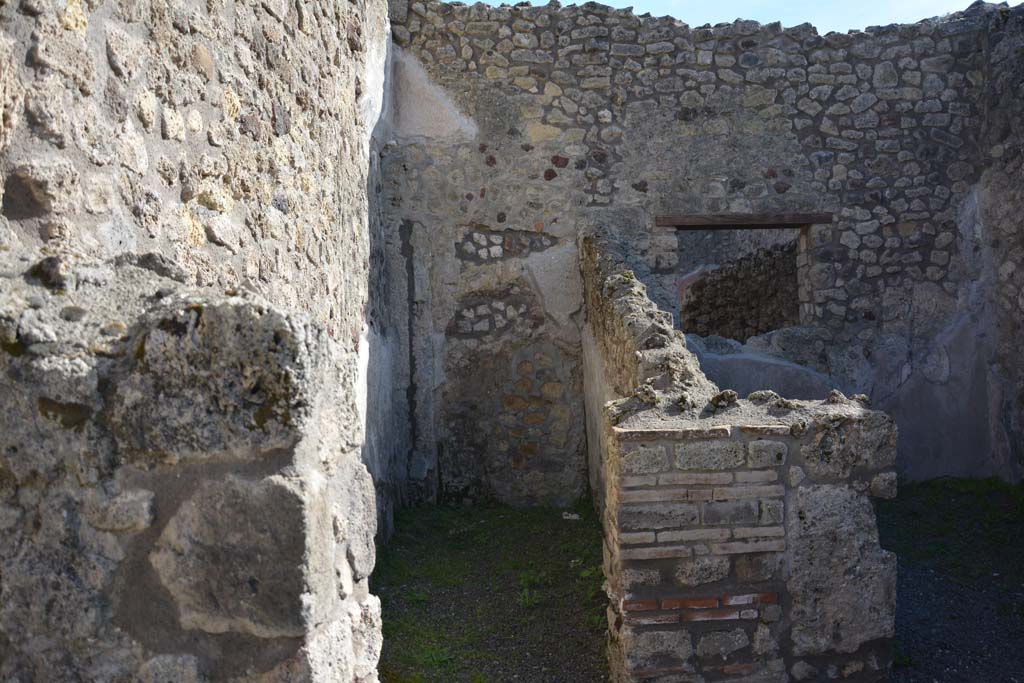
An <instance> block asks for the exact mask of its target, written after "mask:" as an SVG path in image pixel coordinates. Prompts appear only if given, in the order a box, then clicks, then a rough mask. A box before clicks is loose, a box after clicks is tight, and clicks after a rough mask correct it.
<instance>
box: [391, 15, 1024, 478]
mask: <svg viewBox="0 0 1024 683" xmlns="http://www.w3.org/2000/svg"><path fill="white" fill-rule="evenodd" d="M1021 12H1022V10H1021V9H1019V8H1018V9H1008V8H1005V7H999V6H996V5H987V4H982V3H978V4H975V5H972V6H971V7H970V8H969V9H968V10H966V11H965V12H963V13H958V14H954V15H950V16H948V17H945V18H941V19H936V20H926V21H922V22H919V23H917V24H913V25H908V26H884V27H873V28H870V29H868V30H866V31H854V32H851V33H848V34H838V33H832V34H829V35H826V36H820V35H818V33H817V32H816V31H815V30H814V29H813V27H810V26H809V25H801V26H796V27H791V28H785V29H784V28H782V27H781V26H779V25H778V24H768V25H761V24H758V23H756V22H749V21H737V22H734V23H732V24H723V25H719V26H715V27H701V28H693V27H690V26H687V25H686V24H685V23H682V22H680V21H676V20H674V19H672V18H668V17H663V18H656V17H649V16H643V17H638V16H636V15H634V14H633V13H632V12H631V11H630V10H618V9H612V8H608V7H604V6H601V5H596V4H593V3H588V4H586V5H583V6H570V7H564V8H563V7H560V6H559V5H557V4H551V5H548V6H545V7H529V6H516V7H497V8H495V7H488V6H484V5H473V6H466V5H461V4H452V5H449V4H444V3H440V2H436V1H429V2H414V3H412V4H411V5H410V6H409V7H408V11H407V12H403V13H400V14H401V15H402V16H404V19H402V20H401V21H400V22H399V23H396V24H395V28H394V35H395V40H396V43H397V44H398V45H400V47H401V54H402V61H403V63H405V64H413V65H414V67H415V68H414V70H418V73H419V74H420V78H421V81H422V82H424V83H429V84H430V86H431V87H432V88H433V89H434V90H435V91H437V92H439V93H441V95H443V97H444V98H445V99H446V102H447V105H446V107H447V109H446V111H448V112H449V115H450V118H451V121H450V122H449V123H448V124H447V125H448V128H445V127H444V126H443V125H440V123H439V122H438V121H436V120H435V121H431V122H429V123H430V124H431V126H433V127H430V126H427V125H426V123H425V122H422V121H420V122H419V124H420V127H419V128H416V129H414V130H412V133H413V134H411V135H410V136H408V137H406V138H405V139H404V140H399V144H398V145H397V146H396V148H395V151H394V157H393V158H392V159H393V166H392V167H393V168H394V169H395V172H394V173H390V172H388V173H386V175H387V176H388V177H389V182H393V183H395V184H396V188H395V190H394V192H393V195H392V196H394V197H395V206H396V211H397V212H398V213H399V214H402V215H403V216H406V217H409V218H410V219H415V223H414V225H415V226H417V229H422V230H424V231H427V232H429V233H430V234H432V235H433V234H435V231H437V230H439V229H440V230H443V231H445V233H446V235H447V236H446V237H445V240H444V243H445V245H446V246H445V249H446V250H447V249H448V247H447V244H448V243H450V242H461V241H462V237H463V235H462V234H461V233H459V230H465V229H466V228H460V227H459V226H477V227H482V229H484V230H488V231H497V232H503V231H506V230H509V231H530V230H540V231H542V232H549V233H551V234H552V236H554V237H558V238H559V239H562V240H564V238H565V237H567V236H570V235H571V234H572V233H573V229H572V226H574V225H575V226H582V225H586V224H588V223H590V222H592V221H593V220H595V219H596V217H599V216H602V215H603V216H604V218H601V219H600V220H601V222H603V223H605V224H607V225H611V226H615V229H616V230H618V231H619V232H621V233H622V234H624V235H626V236H628V238H629V240H630V244H631V249H630V251H631V255H630V257H629V258H630V265H631V267H632V269H633V271H634V272H635V273H636V275H637V277H639V278H640V279H641V280H642V281H643V282H645V283H646V284H647V285H648V286H649V291H650V294H651V297H652V298H653V299H654V301H656V302H657V303H658V304H659V306H661V308H662V309H664V310H667V311H675V309H676V305H677V297H678V284H679V278H680V276H681V275H684V274H685V273H689V272H690V271H691V270H692V268H691V266H690V265H687V263H686V262H685V261H686V259H685V258H684V259H683V260H682V261H681V260H680V258H681V256H680V241H679V238H678V236H677V235H676V234H675V232H674V230H673V229H670V228H657V227H654V220H653V218H654V216H655V215H658V214H666V213H685V214H700V213H724V212H738V213H751V214H759V213H785V212H798V211H826V212H827V211H831V212H834V214H835V216H836V218H835V221H834V223H833V224H832V225H820V226H814V227H813V228H812V229H811V230H810V231H809V232H808V234H807V236H806V241H805V248H806V255H807V262H806V263H805V264H802V266H801V267H803V268H806V272H807V278H806V288H805V291H804V292H802V299H803V300H802V310H801V321H802V322H803V323H804V326H803V327H802V328H800V329H799V330H797V331H796V332H790V333H787V335H786V336H784V337H783V338H780V339H778V340H765V341H764V342H763V343H762V345H761V347H760V351H761V352H763V353H767V354H771V355H775V356H776V357H779V358H782V359H784V360H786V361H789V362H794V363H798V364H801V365H807V366H808V367H810V368H811V369H812V370H813V371H815V372H817V373H820V374H822V375H824V376H826V377H828V378H829V380H830V381H831V382H832V383H833V384H834V385H835V386H839V387H841V388H842V389H843V390H844V391H846V392H847V393H865V394H867V395H869V396H870V397H871V399H872V401H874V403H875V404H876V405H879V406H882V407H883V408H885V409H887V410H888V409H892V410H893V411H896V410H897V408H900V412H899V414H898V415H897V417H898V419H899V420H900V421H901V423H903V422H906V424H907V427H908V429H907V430H906V433H907V438H906V439H903V440H901V469H903V470H904V471H905V472H906V473H907V474H909V475H910V476H913V477H924V476H937V475H941V474H977V475H982V474H999V475H1002V476H1015V475H1014V474H1013V472H1015V471H1016V469H1015V468H1016V467H1017V466H1016V465H1010V464H1009V463H1008V462H1006V461H1005V460H1003V461H991V460H989V459H987V458H986V457H979V454H978V453H977V452H976V449H974V448H972V447H969V445H970V444H971V443H976V442H977V439H978V437H979V435H982V434H984V439H985V441H986V442H994V441H999V440H1006V439H1007V438H1010V437H1009V436H1008V435H1007V434H1006V433H1005V430H1004V427H1003V426H1001V424H1000V422H1001V421H1000V420H998V419H995V416H994V414H991V413H990V414H987V415H981V414H979V412H978V411H976V410H974V409H973V407H972V408H971V409H968V403H969V404H970V406H977V405H979V404H980V405H988V404H989V403H990V402H992V401H995V400H996V399H995V395H994V393H993V392H994V391H995V390H994V388H993V387H994V385H993V382H991V381H990V380H989V379H986V374H987V370H985V366H986V363H985V362H982V363H980V364H979V363H976V362H975V360H974V359H973V358H972V357H971V356H970V355H969V354H965V353H963V352H962V350H961V346H960V345H959V343H958V342H957V341H956V340H955V339H954V338H955V337H956V338H958V337H957V335H958V334H959V330H961V328H962V321H963V317H964V315H963V312H964V311H965V310H966V309H967V308H968V300H969V299H970V298H971V297H972V296H974V294H973V292H975V291H976V290H977V289H978V286H979V284H980V280H979V276H978V274H977V272H976V271H975V269H974V268H973V266H972V265H971V264H972V260H973V258H974V252H973V249H974V240H973V239H972V238H970V237H969V236H968V235H966V234H965V230H966V228H965V223H964V220H965V218H964V216H965V213H964V212H965V209H966V208H968V207H969V205H970V204H971V201H972V200H971V197H972V196H973V193H974V188H975V187H976V184H977V183H978V181H979V179H980V178H981V177H982V173H983V171H984V170H985V169H986V168H988V167H989V166H992V165H994V164H997V157H995V156H994V155H993V150H994V149H995V146H994V145H988V144H987V143H986V142H985V140H984V138H985V137H986V135H987V132H986V130H987V127H990V125H991V124H990V123H989V122H990V121H992V120H994V119H998V120H1000V121H1003V120H1004V119H1006V120H1009V119H1010V118H1012V116H1011V114H1010V110H1011V109H1012V107H1013V106H1014V105H1013V104H1012V98H1007V97H1002V98H1000V97H999V96H997V94H996V93H997V88H996V87H995V86H994V83H995V82H996V81H997V80H999V79H1000V78H1002V81H1005V82H1007V83H1010V82H1017V81H1014V80H1013V79H1014V78H1016V77H1017V76H1016V75H1015V74H1016V72H1015V71H1013V70H1012V69H1009V68H1007V69H1004V72H1005V75H1004V76H999V73H997V70H998V68H1000V67H998V66H997V61H998V59H1000V57H999V55H1000V54H1001V51H1002V52H1004V53H1006V55H1007V56H1004V57H1002V58H1001V59H1003V61H1004V62H1006V61H1007V60H1009V61H1013V60H1012V58H1010V57H1009V56H1008V55H1010V54H1012V51H1009V50H1006V49H1004V48H1000V47H999V45H1000V41H1004V36H1005V37H1006V38H1005V41H1010V42H1011V43H1012V42H1013V41H1015V40H1017V36H1018V35H1019V33H1020V28H1019V24H1020V20H1019V15H1020V14H1021ZM683 18H684V19H685V17H683ZM1005 41H1004V42H1005ZM1014 44H1015V43H1014ZM409 68H410V69H412V68H413V67H409ZM410 92H416V94H417V95H420V94H421V93H422V90H415V91H410ZM410 108H411V107H406V109H407V110H408V109H410ZM456 120H457V121H459V122H460V123H459V125H458V126H456V124H455V121H456ZM456 128H457V129H458V131H459V134H460V135H461V137H458V138H457V140H456V139H455V138H450V137H449V138H446V139H445V141H444V143H443V144H442V143H441V142H440V139H441V138H442V137H443V135H442V133H443V132H444V131H445V130H448V131H452V130H456ZM431 136H434V137H435V138H436V139H432V138H431ZM453 141H454V142H453ZM1008 154H1009V153H1008V152H1003V155H1004V156H1007V155H1008ZM998 163H1002V162H998ZM403 173H404V177H402V178H401V179H399V176H400V175H402V174H403ZM538 226H539V227H538ZM439 248H440V247H439V246H435V247H433V249H434V250H435V251H436V250H437V249H439ZM456 253H459V252H457V251H456ZM739 255H741V254H740V253H737V254H736V256H739ZM432 258H433V259H434V261H433V262H434V263H435V267H436V268H437V269H438V271H441V270H443V271H444V272H446V273H452V272H453V271H454V270H455V266H454V265H452V264H455V263H456V261H457V257H456V256H454V255H450V256H445V257H444V258H440V257H439V256H437V255H434V256H432ZM474 258H476V259H479V258H481V257H479V256H476V257H474ZM544 258H545V259H546V260H547V261H548V262H551V263H553V262H554V261H555V259H559V260H558V265H557V266H555V268H556V269H558V270H562V271H566V272H568V271H571V270H573V269H574V268H575V262H574V260H573V259H574V257H573V256H571V255H570V254H569V253H568V252H566V253H564V254H563V252H560V251H556V252H549V253H547V254H545V257H544ZM473 265H474V267H475V268H476V269H477V270H476V271H474V272H480V273H482V272H485V269H487V268H490V272H492V273H494V274H495V276H496V277H499V279H500V277H501V276H498V275H497V274H498V273H499V272H500V270H498V264H497V263H494V262H490V263H477V262H474V264H473ZM460 267H461V266H460ZM431 286H432V292H433V294H432V296H435V297H438V299H436V300H435V301H434V304H433V305H435V306H438V305H440V306H441V308H442V309H443V313H441V314H437V320H436V321H435V322H434V323H433V324H432V326H431V328H432V329H433V330H434V331H435V333H436V332H437V331H440V330H442V329H445V328H446V326H447V323H448V321H449V320H450V319H451V317H452V315H454V305H452V304H449V303H448V301H447V300H448V299H450V298H451V297H452V294H450V292H451V291H453V289H455V288H460V287H463V288H464V287H465V285H464V284H463V283H462V280H461V279H460V278H456V277H453V276H452V275H450V274H449V275H446V276H444V278H441V279H440V281H436V280H435V282H434V283H432V285H431ZM545 305H547V304H545ZM436 341H437V344H438V345H440V347H441V348H445V345H446V343H447V342H446V341H444V340H443V339H442V337H441V336H440V335H438V336H437V337H436ZM574 343H575V342H574ZM574 353H576V352H574ZM441 355H444V353H442V354H441ZM989 360H992V358H989ZM946 364H948V366H949V372H946V371H945V370H944V369H943V368H945V366H946ZM449 371H454V372H455V373H458V368H454V367H453V366H451V364H450V363H449V364H448V365H447V368H446V372H449ZM922 393H925V394H928V395H930V396H934V397H935V398H936V400H935V401H929V402H927V404H926V403H925V402H921V401H916V400H914V397H915V396H917V395H919V394H922ZM940 395H941V396H960V397H964V398H963V402H962V403H961V402H957V401H956V400H954V401H949V400H944V401H940V400H938V398H939V396H940ZM967 396H971V398H970V399H967V398H966V397H967ZM986 410H987V409H986ZM936 416H941V418H940V421H942V422H943V423H944V424H948V425H950V431H951V432H957V433H960V434H963V435H965V437H964V438H963V439H960V438H952V439H951V438H948V436H949V435H944V436H943V438H941V439H933V438H932V437H931V436H929V432H928V430H927V429H926V428H925V427H926V425H927V424H928V423H929V422H931V421H933V420H934V419H935V418H936ZM444 422H445V420H444V419H443V418H442V417H441V415H440V413H438V414H437V415H435V422H434V423H435V424H439V425H443V424H444ZM966 435H970V436H969V437H968V436H966Z"/></svg>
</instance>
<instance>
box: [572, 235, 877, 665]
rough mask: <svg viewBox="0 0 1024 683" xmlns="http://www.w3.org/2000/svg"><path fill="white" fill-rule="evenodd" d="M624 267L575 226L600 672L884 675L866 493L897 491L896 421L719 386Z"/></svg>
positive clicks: (850, 406) (842, 401)
mask: <svg viewBox="0 0 1024 683" xmlns="http://www.w3.org/2000/svg"><path fill="white" fill-rule="evenodd" d="M623 263H624V262H623V260H622V258H621V252H619V251H617V250H616V248H615V246H614V245H613V244H610V243H609V242H608V241H607V240H605V239H603V238H600V237H587V238H585V240H584V243H583V255H582V265H583V276H584V282H585V290H586V299H587V333H586V338H587V339H589V340H592V342H593V352H590V349H588V353H587V355H586V359H587V364H588V367H587V371H586V376H587V379H588V382H589V381H592V380H596V381H598V382H600V383H602V384H603V386H604V393H605V394H606V395H608V396H610V397H611V398H612V399H613V400H610V401H608V402H606V403H603V404H600V403H598V404H597V406H596V407H597V408H598V409H599V410H600V411H601V412H600V415H599V416H598V417H596V418H594V417H593V416H589V415H588V418H590V419H591V422H592V424H591V426H592V427H598V428H599V429H600V430H601V433H600V438H599V439H594V440H592V442H591V448H590V458H591V459H592V462H591V468H592V469H591V471H592V472H596V477H597V483H599V484H600V485H601V486H602V487H603V490H602V492H601V501H602V513H603V514H602V519H603V522H604V527H605V573H606V575H607V577H608V590H609V596H610V598H611V605H610V608H609V614H608V621H609V629H610V631H611V642H610V656H611V663H612V671H613V676H612V678H613V680H615V681H623V682H625V681H661V680H694V681H703V680H708V679H709V678H711V679H713V680H722V681H788V680H797V681H827V680H833V679H834V678H836V677H837V675H840V674H841V675H842V676H843V678H844V680H855V681H882V680H888V675H889V669H890V667H891V661H892V653H891V639H892V637H893V635H894V618H895V583H896V558H895V557H894V556H893V555H892V554H891V553H888V552H886V551H883V550H881V549H880V547H879V545H878V532H877V528H876V521H875V515H874V510H873V508H872V505H871V502H870V499H869V497H868V496H882V497H891V496H894V495H895V493H896V477H895V473H894V471H893V469H892V468H893V465H894V464H895V457H896V430H895V425H894V423H893V421H892V420H891V419H890V418H888V417H887V416H885V415H884V414H882V413H878V412H872V411H868V410H865V409H864V407H863V405H862V403H861V402H860V401H859V400H850V399H847V398H845V397H844V396H842V394H839V393H838V392H835V393H834V394H833V395H832V396H830V397H829V399H828V400H827V401H824V402H814V403H812V402H803V401H789V400H786V399H783V398H780V397H779V396H778V395H777V394H775V393H773V392H771V391H761V392H757V393H755V394H752V395H751V396H750V397H749V398H748V399H747V400H742V399H738V398H737V397H736V396H735V394H730V393H729V392H721V393H718V392H717V388H715V387H714V386H713V385H710V384H709V383H708V382H707V381H706V380H705V379H703V377H702V376H701V375H700V374H699V370H698V369H697V368H696V362H695V360H694V358H693V356H692V354H690V353H689V351H688V350H687V349H686V347H685V345H684V343H683V340H682V335H681V334H680V333H679V332H677V331H674V330H671V328H666V327H665V318H666V314H665V313H664V312H662V311H659V310H657V308H656V307H655V306H654V305H653V304H652V303H651V302H650V300H649V299H648V298H647V296H646V292H645V288H644V286H643V285H641V284H640V283H639V282H638V281H637V280H636V278H635V277H634V276H633V274H632V272H630V271H627V270H625V269H624V266H623ZM620 349H625V350H632V353H628V352H626V353H618V352H617V351H618V350H620ZM587 390H588V392H590V391H592V388H591V387H590V386H588V387H587ZM594 403H596V402H590V403H588V409H589V408H591V407H593V406H594ZM595 422H596V424H594V423H595Z"/></svg>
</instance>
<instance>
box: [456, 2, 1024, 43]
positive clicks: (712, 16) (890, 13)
mask: <svg viewBox="0 0 1024 683" xmlns="http://www.w3.org/2000/svg"><path fill="white" fill-rule="evenodd" d="M470 1H471V0H470ZM500 1H501V0H496V1H494V4H499V2H500ZM505 1H506V2H510V3H511V2H514V0H505ZM577 1H578V2H579V3H580V4H582V2H584V1H585V0H577ZM598 1H599V2H602V3H603V4H606V5H612V6H613V7H630V6H632V7H633V9H634V11H635V12H636V13H637V14H643V13H644V12H650V13H651V14H653V15H654V16H664V15H668V16H672V17H675V18H676V19H679V20H680V21H685V22H686V23H687V24H689V25H690V26H702V25H703V24H717V23H720V22H723V21H733V20H734V19H755V20H757V21H760V22H761V23H770V22H773V21H781V22H782V25H783V26H796V25H797V24H802V23H804V22H810V23H812V24H814V25H815V26H816V27H817V28H818V32H819V33H821V34H823V35H824V34H825V33H828V32H829V31H841V32H846V31H848V30H850V29H863V28H865V27H867V26H877V25H884V24H894V23H912V22H915V21H919V20H921V19H926V18H928V17H934V16H939V15H942V14H948V13H950V12H956V11H958V10H962V9H966V8H967V7H968V5H970V4H971V0H843V1H841V2H840V1H837V0H632V1H629V0H598ZM561 2H562V4H563V5H570V4H574V2H573V1H572V0H561ZM533 4H535V5H544V4H547V0H533ZM1010 4H1011V5H1016V4H1018V2H1016V1H1015V2H1011V3H1010Z"/></svg>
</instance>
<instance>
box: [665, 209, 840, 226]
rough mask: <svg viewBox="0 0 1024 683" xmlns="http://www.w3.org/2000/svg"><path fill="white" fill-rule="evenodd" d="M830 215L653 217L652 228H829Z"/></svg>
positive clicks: (671, 215)
mask: <svg viewBox="0 0 1024 683" xmlns="http://www.w3.org/2000/svg"><path fill="white" fill-rule="evenodd" d="M832 219H833V214H831V213H780V214H774V215H771V214H749V213H720V214H703V215H687V214H668V215H664V216H655V217H654V224H655V225H657V226H658V227H662V228H682V229H684V230H729V229H731V230H742V229H753V230H759V229H760V230H766V229H771V228H803V227H806V226H808V225H820V224H831V223H832Z"/></svg>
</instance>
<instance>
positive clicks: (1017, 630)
mask: <svg viewBox="0 0 1024 683" xmlns="http://www.w3.org/2000/svg"><path fill="white" fill-rule="evenodd" d="M1019 578H1020V579H1021V581H1022V582H1024V577H1019ZM897 589H898V602H897V607H896V639H897V641H898V643H899V650H898V652H899V655H900V656H899V657H898V660H897V663H898V664H902V665H903V666H900V667H898V668H897V669H896V670H895V671H894V673H893V682H894V683H1024V618H1022V617H1021V615H1022V614H1024V584H1022V586H1021V590H1020V592H1017V593H1016V594H1014V593H1012V592H1009V593H1008V592H1007V591H1005V590H1003V589H1002V588H1000V587H998V586H996V585H994V584H992V583H990V582H986V581H984V580H981V581H976V582H971V583H966V582H961V581H957V580H955V579H952V578H950V577H949V576H948V575H945V574H943V573H941V572H940V571H938V570H935V569H930V568H926V567H914V566H911V565H908V564H901V566H900V568H899V581H898V586H897Z"/></svg>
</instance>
